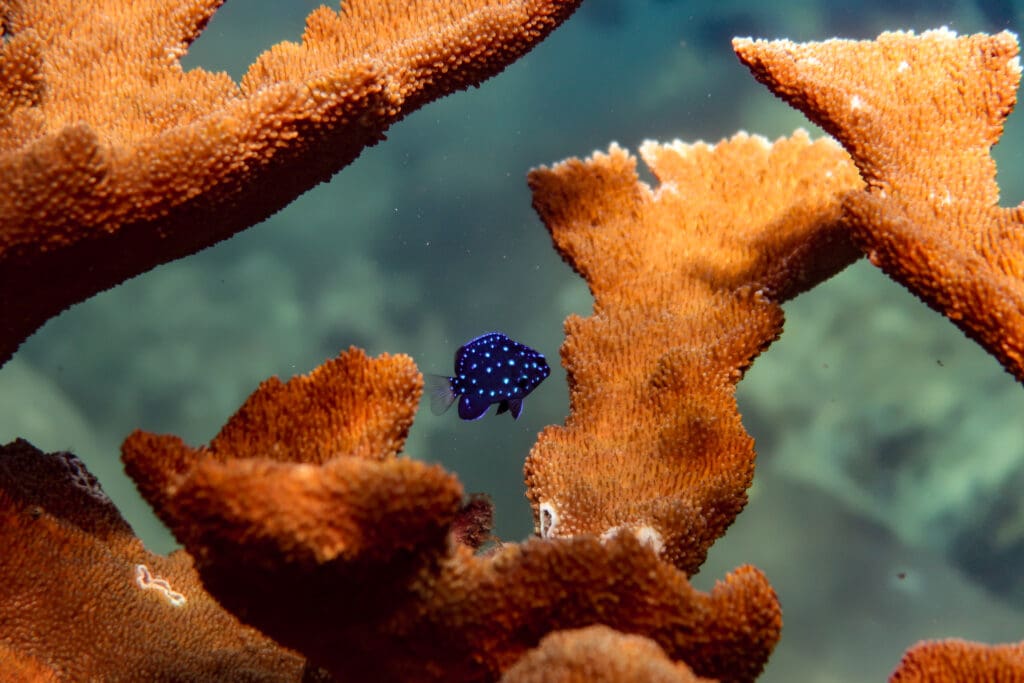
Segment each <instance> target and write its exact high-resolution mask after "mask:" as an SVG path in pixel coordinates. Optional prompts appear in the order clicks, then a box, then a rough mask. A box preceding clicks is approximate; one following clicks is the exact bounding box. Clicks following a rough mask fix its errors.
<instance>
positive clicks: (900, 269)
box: [734, 29, 1024, 381]
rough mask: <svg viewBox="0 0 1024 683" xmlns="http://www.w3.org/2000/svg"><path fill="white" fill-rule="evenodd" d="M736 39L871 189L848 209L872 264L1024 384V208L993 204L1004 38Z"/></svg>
mask: <svg viewBox="0 0 1024 683" xmlns="http://www.w3.org/2000/svg"><path fill="white" fill-rule="evenodd" d="M734 47H735V49H736V51H737V54H738V55H739V57H740V59H741V60H742V61H743V62H744V63H745V64H746V65H747V66H749V67H750V69H751V71H752V72H753V73H754V76H755V77H756V78H757V79H758V80H759V81H761V82H762V83H765V84H766V85H767V86H768V87H769V88H770V89H771V90H772V91H773V92H774V93H775V94H776V95H778V96H779V97H781V98H783V99H784V100H786V101H787V102H789V103H790V104H792V105H793V106H794V107H796V108H798V109H800V110H801V111H802V112H804V113H805V114H806V115H807V116H808V117H809V118H810V119H811V120H812V121H814V122H815V123H817V124H819V125H821V126H822V127H823V128H825V129H826V130H827V131H828V132H830V133H831V134H833V135H835V136H836V138H837V139H838V140H839V141H840V142H841V143H842V144H843V146H845V147H846V149H847V150H848V151H849V152H850V154H851V155H852V156H853V159H854V161H855V162H856V164H857V166H858V168H859V169H860V171H861V173H862V174H863V176H864V178H865V179H866V180H867V182H868V187H869V191H868V192H867V193H864V192H860V193H853V194H851V195H850V197H849V198H848V200H847V202H846V210H847V213H848V215H849V217H850V221H851V225H852V226H853V233H852V234H853V235H854V238H855V240H856V242H857V243H858V245H859V246H860V247H861V248H862V249H863V250H864V252H865V253H866V254H867V255H868V256H869V258H870V259H871V261H872V263H874V264H875V265H877V266H879V267H880V268H882V270H884V271H885V272H886V273H887V274H888V275H889V276H891V277H892V278H893V279H895V280H896V281H898V282H900V283H902V284H903V285H905V286H906V287H907V288H909V289H910V290H911V291H912V292H914V294H916V295H917V296H919V297H920V298H921V299H922V300H924V301H925V302H926V303H927V304H928V305H929V306H931V307H932V308H934V309H936V310H938V311H940V312H942V313H944V314H945V315H946V316H947V317H949V318H950V319H951V320H952V321H953V322H954V323H955V324H956V325H957V326H959V327H960V329H961V330H963V331H964V333H966V334H967V335H968V336H970V337H971V338H972V339H974V340H975V341H977V342H978V343H979V344H981V346H982V347H984V348H985V350H987V351H988V352H989V353H991V354H992V355H993V356H995V357H996V358H997V359H998V360H999V362H1000V363H1002V364H1003V367H1005V368H1006V370H1007V371H1008V372H1010V373H1011V374H1013V376H1014V377H1016V378H1017V379H1018V380H1019V381H1024V213H1022V211H1024V209H1022V208H1020V207H1015V208H1011V209H1003V208H1000V207H999V206H998V201H999V187H998V185H997V184H996V165H995V162H994V161H993V159H992V157H991V155H990V151H991V148H992V146H993V145H995V144H996V143H997V142H998V141H999V137H1000V136H1001V135H1002V132H1003V122H1004V120H1005V119H1006V117H1007V115H1009V113H1010V111H1011V110H1012V109H1013V106H1014V104H1015V103H1016V101H1017V85H1018V83H1019V81H1020V62H1019V59H1018V57H1017V53H1018V46H1017V40H1016V38H1015V37H1014V36H1013V34H1011V33H1009V32H1005V31H1004V32H1003V33H999V34H996V35H991V36H990V35H973V36H963V37H958V36H957V35H956V34H955V33H953V32H952V31H949V30H946V29H942V30H938V31H927V32H925V33H923V34H921V35H914V34H913V33H883V34H882V35H880V36H879V37H878V39H877V40H875V41H847V40H833V41H826V42H822V43H804V44H796V43H792V42H790V41H774V42H769V41H756V42H755V41H750V40H745V39H744V40H741V39H738V40H736V41H734Z"/></svg>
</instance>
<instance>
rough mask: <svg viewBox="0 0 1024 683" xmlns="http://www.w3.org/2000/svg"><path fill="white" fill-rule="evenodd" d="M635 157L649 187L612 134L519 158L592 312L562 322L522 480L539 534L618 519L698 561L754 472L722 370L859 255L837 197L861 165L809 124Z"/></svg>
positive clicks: (603, 526) (681, 562) (607, 528)
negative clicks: (531, 165) (530, 161)
mask: <svg viewBox="0 0 1024 683" xmlns="http://www.w3.org/2000/svg"><path fill="white" fill-rule="evenodd" d="M641 155H642V156H643V158H644V160H645V161H646V162H647V164H648V166H650V167H651V170H652V171H653V172H654V174H655V175H656V176H657V178H658V180H659V181H660V185H659V186H658V187H657V188H653V189H652V188H649V187H647V186H646V185H644V184H642V183H640V182H639V181H638V178H637V174H636V168H635V164H636V162H635V160H634V159H633V158H632V157H631V156H629V155H628V154H627V153H626V152H625V151H623V150H622V149H620V148H618V147H615V146H613V147H612V149H611V151H610V152H609V153H608V154H607V155H605V154H596V155H594V156H593V157H591V158H590V159H588V160H587V161H579V160H576V159H571V160H569V161H566V162H563V163H561V164H558V165H557V166H555V167H554V168H552V169H538V170H535V171H532V172H531V173H530V186H531V187H532V189H533V192H534V206H535V208H536V209H537V211H538V213H539V214H540V216H541V218H542V219H543V220H544V222H545V224H546V225H547V226H548V229H549V230H550V231H551V234H552V238H553V240H554V242H555V247H556V248H557V249H558V251H559V252H560V253H561V254H562V256H563V257H564V258H565V259H566V260H567V261H568V262H569V263H570V265H572V267H573V268H574V269H575V270H576V271H577V272H579V273H581V274H582V275H583V276H584V277H585V278H586V279H587V283H588V284H589V285H590V289H591V292H592V293H593V295H594V315H593V316H592V317H590V318H587V319H581V318H578V317H575V316H572V317H570V318H569V319H568V320H567V321H566V324H565V327H566V341H565V344H564V345H563V346H562V363H563V365H565V367H566V369H567V370H568V373H569V386H570V399H571V414H570V416H569V418H568V419H567V420H566V424H565V426H564V427H549V428H547V429H546V430H545V431H544V432H543V433H542V434H541V436H540V438H539V439H538V441H537V444H536V445H535V446H534V448H533V450H532V451H531V453H530V456H529V459H528V460H527V463H526V480H527V485H528V496H529V498H530V502H531V504H532V505H533V509H534V514H535V517H536V519H537V527H538V531H539V533H540V534H541V535H542V536H544V537H559V536H574V535H577V534H581V533H595V534H599V535H601V534H608V533H610V532H611V531H613V530H615V529H618V528H623V527H627V528H630V529H632V530H634V531H635V532H636V533H637V534H638V535H639V536H640V538H642V539H644V540H647V541H648V542H650V543H651V544H652V545H653V546H654V547H655V548H657V549H658V550H660V551H661V553H662V555H663V556H664V557H665V558H666V559H668V560H670V561H671V562H673V563H675V564H676V565H677V566H678V567H680V568H682V569H684V570H685V571H687V572H690V573H693V572H695V571H697V568H698V567H699V566H700V564H701V563H702V562H703V560H704V557H705V554H706V552H707V549H708V547H709V546H710V545H711V543H712V542H713V541H714V540H715V539H716V538H718V537H719V536H721V534H722V533H724V531H725V529H726V527H728V525H729V524H731V523H732V521H733V519H734V518H735V516H736V515H737V514H738V513H739V511H740V510H741V509H742V508H743V506H744V505H745V503H746V489H747V487H748V486H749V485H750V481H751V477H752V476H753V470H754V448H753V440H752V439H751V438H750V437H749V436H748V435H747V433H746V431H744V429H743V426H742V424H741V423H740V416H739V412H738V411H737V408H736V401H735V398H734V395H733V389H734V385H735V384H736V382H738V381H739V379H740V378H741V377H742V375H743V371H744V370H745V369H746V368H747V366H748V365H749V364H750V363H751V362H752V360H753V359H754V357H755V356H757V354H758V353H760V352H761V350H762V349H764V348H765V347H766V346H767V345H768V344H770V343H771V342H772V341H773V340H774V339H775V338H776V337H777V336H778V335H779V333H780V332H781V330H782V309H781V308H780V306H779V303H778V302H780V301H782V300H785V299H788V298H790V297H793V296H795V295H796V294H797V293H799V292H801V291H803V290H805V289H807V288H809V287H811V286H813V285H814V284H816V283H817V282H819V281H821V280H823V279H825V278H827V277H829V276H830V275H831V274H833V273H835V272H837V271H838V270H840V269H842V268H843V267H845V266H846V265H847V264H848V263H850V262H851V261H852V260H853V259H854V258H855V256H856V251H855V250H854V249H853V247H852V246H851V245H850V243H849V242H848V239H847V237H846V235H845V228H844V227H843V226H842V225H841V223H840V216H841V205H840V199H841V197H842V196H843V195H844V194H845V193H846V192H848V191H850V190H852V189H855V188H857V187H859V186H860V180H859V179H858V177H857V174H856V170H855V168H854V167H853V164H851V163H850V160H849V157H848V156H847V155H846V154H845V153H844V152H843V151H842V150H841V149H840V148H839V147H838V146H837V145H835V144H834V143H832V142H831V141H829V140H820V141H818V142H814V143H812V142H810V141H809V140H808V138H807V136H806V134H804V133H798V134H796V135H795V136H793V137H792V138H790V139H781V140H779V141H777V142H776V143H774V144H768V142H767V141H765V140H764V139H761V138H752V137H749V136H746V135H738V136H736V137H734V138H732V139H731V140H727V141H723V142H720V143H719V144H717V145H715V146H714V147H709V146H708V145H705V144H696V145H685V144H683V143H678V142H677V143H673V144H671V145H664V146H662V145H656V144H654V143H647V144H645V145H644V146H643V147H642V148H641Z"/></svg>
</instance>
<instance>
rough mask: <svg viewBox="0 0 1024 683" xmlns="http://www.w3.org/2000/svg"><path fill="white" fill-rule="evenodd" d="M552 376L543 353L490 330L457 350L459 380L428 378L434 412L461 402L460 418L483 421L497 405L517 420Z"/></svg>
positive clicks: (455, 377)
mask: <svg viewBox="0 0 1024 683" xmlns="http://www.w3.org/2000/svg"><path fill="white" fill-rule="evenodd" d="M550 374H551V368H549V367H548V362H547V361H546V360H545V359H544V354H542V353H540V352H538V351H534V350H533V349H531V348H530V347H529V346H526V345H524V344H520V343H519V342H517V341H514V340H512V339H509V338H508V337H506V336H505V335H503V334H502V333H501V332H488V333H487V334H482V335H480V336H479V337H477V338H476V339H470V340H469V341H468V342H466V343H465V344H463V345H462V346H460V347H459V350H458V351H456V352H455V376H454V377H444V376H442V375H427V385H428V387H429V391H430V410H431V411H433V413H434V415H440V414H441V413H443V412H445V411H446V410H448V409H449V408H451V407H452V404H453V403H455V399H456V398H459V397H461V398H459V417H461V418H462V419H463V420H479V419H480V418H481V417H483V416H484V413H486V412H487V409H488V408H490V407H491V404H492V403H497V404H498V412H496V413H495V415H501V414H502V413H504V412H505V411H508V412H509V413H511V414H512V419H514V420H518V419H519V415H520V414H521V413H522V412H523V399H524V398H526V395H527V394H529V393H530V392H531V391H533V390H534V389H536V388H537V385H538V384H540V383H541V382H543V381H544V380H545V378H547V376H548V375H550Z"/></svg>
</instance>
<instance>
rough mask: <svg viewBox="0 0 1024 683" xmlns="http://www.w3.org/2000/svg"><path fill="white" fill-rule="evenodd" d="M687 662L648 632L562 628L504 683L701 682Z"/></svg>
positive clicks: (592, 627)
mask: <svg viewBox="0 0 1024 683" xmlns="http://www.w3.org/2000/svg"><path fill="white" fill-rule="evenodd" d="M709 680H710V679H706V678H698V677H697V676H694V675H693V672H692V671H691V670H690V669H689V667H687V666H686V665H685V664H682V663H679V662H673V661H672V660H670V659H669V658H668V657H666V656H665V653H664V651H662V649H661V648H660V647H658V645H657V644H656V643H655V642H653V641H652V640H650V639H649V638H644V637H642V636H632V635H626V634H623V633H619V632H618V631H615V630H613V629H610V628H608V627H607V626H588V627H587V628H581V629H575V630H572V631H556V632H555V633H552V634H551V635H548V636H545V637H544V640H542V641H540V646H538V647H537V648H535V649H534V650H531V651H530V652H529V653H527V654H526V655H525V656H524V657H523V658H522V659H520V660H519V661H518V662H516V664H515V665H514V666H513V667H512V668H511V669H509V670H508V671H507V672H505V675H504V676H502V678H501V683H621V682H623V681H644V682H645V683H700V682H701V681H709Z"/></svg>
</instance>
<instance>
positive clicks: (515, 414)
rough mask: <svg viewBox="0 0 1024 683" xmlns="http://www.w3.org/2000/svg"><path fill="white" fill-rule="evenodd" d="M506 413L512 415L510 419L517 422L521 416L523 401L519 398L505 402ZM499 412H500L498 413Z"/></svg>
mask: <svg viewBox="0 0 1024 683" xmlns="http://www.w3.org/2000/svg"><path fill="white" fill-rule="evenodd" d="M506 403H507V404H508V412H510V413H512V419H513V420H518V419H519V416H520V415H522V414H523V399H521V398H510V399H509V400H508V401H507V402H506ZM498 412H499V413H500V412H501V411H500V410H499V411H498Z"/></svg>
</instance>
